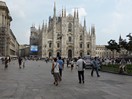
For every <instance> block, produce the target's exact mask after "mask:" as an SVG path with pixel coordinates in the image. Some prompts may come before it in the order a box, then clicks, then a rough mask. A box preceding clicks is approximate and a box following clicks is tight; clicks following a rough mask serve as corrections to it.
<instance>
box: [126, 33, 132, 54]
mask: <svg viewBox="0 0 132 99" xmlns="http://www.w3.org/2000/svg"><path fill="white" fill-rule="evenodd" d="M126 37H128V40H129V41H128V43H127V48H126V49H127V50H128V51H129V52H130V53H132V36H131V33H129V34H128V35H127V36H126Z"/></svg>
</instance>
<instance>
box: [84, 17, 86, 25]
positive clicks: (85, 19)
mask: <svg viewBox="0 0 132 99" xmlns="http://www.w3.org/2000/svg"><path fill="white" fill-rule="evenodd" d="M84 27H86V19H85V18H84Z"/></svg>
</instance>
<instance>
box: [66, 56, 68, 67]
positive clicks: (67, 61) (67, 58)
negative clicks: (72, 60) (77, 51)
mask: <svg viewBox="0 0 132 99" xmlns="http://www.w3.org/2000/svg"><path fill="white" fill-rule="evenodd" d="M66 61H67V62H66V63H67V67H68V65H69V58H67V60H66Z"/></svg>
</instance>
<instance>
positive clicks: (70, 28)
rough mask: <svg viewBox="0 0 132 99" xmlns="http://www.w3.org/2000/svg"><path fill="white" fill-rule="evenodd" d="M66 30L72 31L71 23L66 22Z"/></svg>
mask: <svg viewBox="0 0 132 99" xmlns="http://www.w3.org/2000/svg"><path fill="white" fill-rule="evenodd" d="M68 32H72V24H71V23H69V24H68Z"/></svg>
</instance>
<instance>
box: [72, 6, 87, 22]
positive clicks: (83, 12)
mask: <svg viewBox="0 0 132 99" xmlns="http://www.w3.org/2000/svg"><path fill="white" fill-rule="evenodd" d="M75 9H76V10H78V13H79V19H80V20H82V19H83V18H84V17H86V16H87V12H86V10H85V8H83V7H80V8H74V9H72V11H71V12H72V15H74V10H75Z"/></svg>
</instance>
